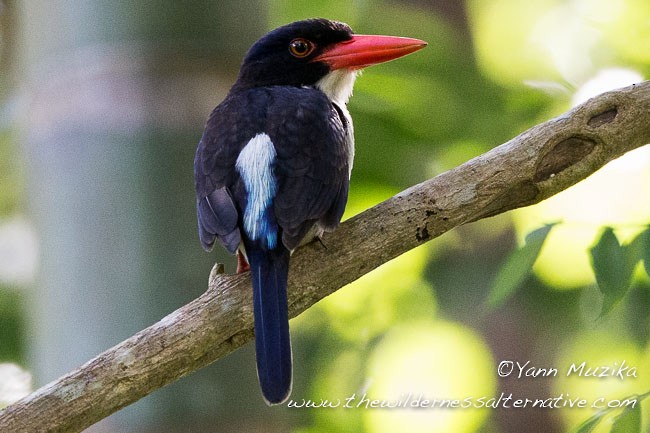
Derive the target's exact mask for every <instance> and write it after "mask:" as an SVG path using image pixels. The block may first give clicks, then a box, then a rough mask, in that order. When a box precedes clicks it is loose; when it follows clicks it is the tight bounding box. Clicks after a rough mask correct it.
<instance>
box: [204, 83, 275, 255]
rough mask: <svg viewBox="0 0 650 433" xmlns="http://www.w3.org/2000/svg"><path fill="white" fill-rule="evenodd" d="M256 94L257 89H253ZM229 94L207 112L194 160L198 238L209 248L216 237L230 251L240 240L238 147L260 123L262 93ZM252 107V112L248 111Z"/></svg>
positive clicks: (240, 186) (240, 193)
mask: <svg viewBox="0 0 650 433" xmlns="http://www.w3.org/2000/svg"><path fill="white" fill-rule="evenodd" d="M257 93H259V92H257ZM254 96H255V98H250V97H247V95H246V94H235V95H229V96H228V97H227V98H226V99H225V100H224V101H223V102H222V103H221V104H219V105H218V106H217V107H216V108H215V109H214V110H213V111H212V113H211V114H210V117H209V118H208V121H207V123H206V126H205V131H204V132H203V136H202V137H201V141H200V142H199V146H198V148H197V151H196V156H195V159H194V181H195V186H196V207H197V218H198V225H199V238H200V240H201V244H202V245H203V248H204V249H206V250H208V251H209V250H210V249H212V246H213V244H214V242H215V240H216V239H219V241H220V242H221V243H222V244H223V245H224V247H226V249H227V250H228V251H230V252H231V253H234V252H235V251H236V250H237V247H238V246H239V244H240V242H241V232H240V229H239V221H240V220H241V213H242V208H241V206H242V205H241V204H240V203H239V201H240V200H238V195H243V194H244V193H243V191H242V189H243V185H242V184H241V180H240V179H239V175H238V173H237V171H236V169H235V162H236V160H237V156H238V155H239V152H240V151H241V149H242V148H243V147H244V146H245V145H246V143H247V142H248V141H249V140H250V139H251V138H252V136H253V135H254V131H256V130H260V129H261V128H262V127H263V125H264V118H265V117H266V115H265V114H264V112H265V110H264V108H265V106H266V101H265V95H264V93H259V94H256V95H254ZM249 110H252V111H249Z"/></svg>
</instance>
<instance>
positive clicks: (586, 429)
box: [572, 411, 606, 433]
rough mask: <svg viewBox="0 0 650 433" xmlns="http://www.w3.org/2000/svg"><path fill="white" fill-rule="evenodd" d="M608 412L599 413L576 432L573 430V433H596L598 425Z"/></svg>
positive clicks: (581, 425)
mask: <svg viewBox="0 0 650 433" xmlns="http://www.w3.org/2000/svg"><path fill="white" fill-rule="evenodd" d="M605 413H606V411H602V412H598V413H597V414H595V415H594V416H592V417H591V418H588V419H587V420H586V421H585V422H583V423H582V424H580V425H579V426H578V427H577V428H576V429H575V430H573V432H572V433H591V432H593V431H594V429H595V428H596V427H597V426H598V423H599V422H600V420H601V418H602V417H603V415H605Z"/></svg>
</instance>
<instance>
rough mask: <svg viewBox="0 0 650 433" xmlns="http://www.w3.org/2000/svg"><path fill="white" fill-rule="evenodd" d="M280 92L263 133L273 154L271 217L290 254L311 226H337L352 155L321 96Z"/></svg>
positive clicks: (288, 90)
mask: <svg viewBox="0 0 650 433" xmlns="http://www.w3.org/2000/svg"><path fill="white" fill-rule="evenodd" d="M281 89H282V90H279V89H278V91H276V92H274V93H273V95H274V98H273V101H272V103H271V105H270V107H269V112H268V121H267V131H268V134H269V136H270V137H271V140H272V142H273V144H274V145H275V149H276V152H277V165H276V168H275V173H276V177H277V181H278V188H277V191H278V192H277V196H276V198H275V200H274V211H275V217H276V220H277V223H278V225H279V226H280V227H281V228H282V232H283V233H282V239H283V243H284V245H285V246H286V247H287V248H288V249H290V250H292V249H294V248H296V247H297V246H298V245H299V244H300V242H301V241H302V239H303V238H304V236H305V235H306V234H307V233H308V232H309V230H310V229H311V228H312V227H313V225H314V224H316V223H318V224H319V225H320V226H321V227H322V228H325V229H333V228H335V227H336V226H337V225H338V223H339V221H340V220H341V217H342V215H343V210H344V208H345V203H346V202H347V196H348V185H349V175H350V167H349V163H350V162H349V159H350V158H349V152H350V149H349V147H348V144H347V142H346V129H345V126H344V121H343V120H342V119H341V118H340V117H339V113H338V112H337V110H336V109H335V107H334V106H333V104H332V103H331V102H330V101H329V100H328V99H327V97H326V96H325V95H324V94H323V93H322V92H320V91H318V90H315V89H309V88H281Z"/></svg>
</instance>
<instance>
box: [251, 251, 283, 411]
mask: <svg viewBox="0 0 650 433" xmlns="http://www.w3.org/2000/svg"><path fill="white" fill-rule="evenodd" d="M246 254H247V256H248V261H249V263H250V266H251V275H252V280H253V308H254V314H255V353H256V357H257V375H258V377H259V381H260V386H261V388H262V394H263V395H264V398H265V399H266V401H267V402H268V403H269V404H280V403H282V402H283V401H285V400H286V399H287V398H288V397H289V393H290V392H291V380H292V373H291V363H292V359H291V341H290V339H289V316H288V312H287V275H288V272H289V251H288V250H287V249H286V248H284V246H282V245H280V246H278V247H276V248H275V249H273V250H265V249H260V248H255V247H254V246H249V247H247V248H246Z"/></svg>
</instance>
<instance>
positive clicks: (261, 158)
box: [194, 19, 426, 404]
mask: <svg viewBox="0 0 650 433" xmlns="http://www.w3.org/2000/svg"><path fill="white" fill-rule="evenodd" d="M425 45H426V43H425V42H423V41H420V40H417V39H410V38H399V37H391V36H368V35H356V34H354V33H353V32H352V30H351V29H350V27H349V26H348V25H346V24H343V23H340V22H336V21H329V20H326V19H310V20H305V21H298V22H294V23H291V24H288V25H285V26H283V27H280V28H277V29H275V30H273V31H271V32H270V33H268V34H267V35H265V36H264V37H262V38H261V39H260V40H259V41H257V42H256V43H255V44H254V45H253V46H252V47H251V48H250V50H249V51H248V53H247V54H246V56H245V58H244V61H243V63H242V65H241V69H240V72H239V76H238V78H237V81H236V82H235V84H234V85H233V86H232V88H231V89H230V92H229V93H228V95H227V96H226V98H225V99H224V100H223V102H221V103H220V104H219V105H218V106H217V107H216V108H215V109H214V111H212V113H211V114H210V116H209V118H208V121H207V124H206V127H205V131H204V133H203V136H202V137H201V141H200V143H199V146H198V149H197V152H196V158H195V160H194V173H195V183H196V200H197V202H196V203H197V215H198V224H199V237H200V240H201V244H202V246H203V248H204V249H205V250H207V251H210V250H211V249H212V246H213V244H214V242H215V240H216V239H218V240H219V241H220V242H221V244H223V246H224V247H225V248H226V249H227V250H228V251H229V252H230V253H233V254H234V253H237V257H238V267H237V272H244V271H246V270H248V269H249V266H250V271H251V278H252V285H253V304H254V305H253V307H254V317H255V351H256V357H257V374H258V378H259V381H260V385H261V388H262V393H263V395H264V398H265V399H266V401H267V403H269V404H279V403H282V402H283V401H285V400H286V399H287V398H288V396H289V393H290V392H291V381H292V359H291V343H290V339H289V321H288V314H287V274H288V270H289V256H290V255H291V252H292V251H293V250H295V249H296V248H297V247H298V246H299V245H300V244H301V243H302V242H304V241H309V240H311V239H313V238H314V237H315V236H320V235H322V233H323V232H324V231H331V230H334V229H335V228H336V227H337V226H338V224H339V222H340V220H341V216H342V215H343V211H344V209H345V205H346V202H347V198H348V186H349V180H350V172H351V169H352V160H353V157H354V138H353V131H352V119H351V118H350V114H349V112H348V110H347V107H346V104H347V102H348V99H349V98H350V96H351V94H352V86H353V85H354V81H355V78H356V76H357V73H358V71H359V70H360V69H361V68H363V67H366V66H369V65H373V64H376V63H381V62H385V61H388V60H392V59H395V58H398V57H401V56H404V55H406V54H409V53H412V52H414V51H417V50H419V49H420V48H423V47H424V46H425ZM249 264H250V265H249Z"/></svg>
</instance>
